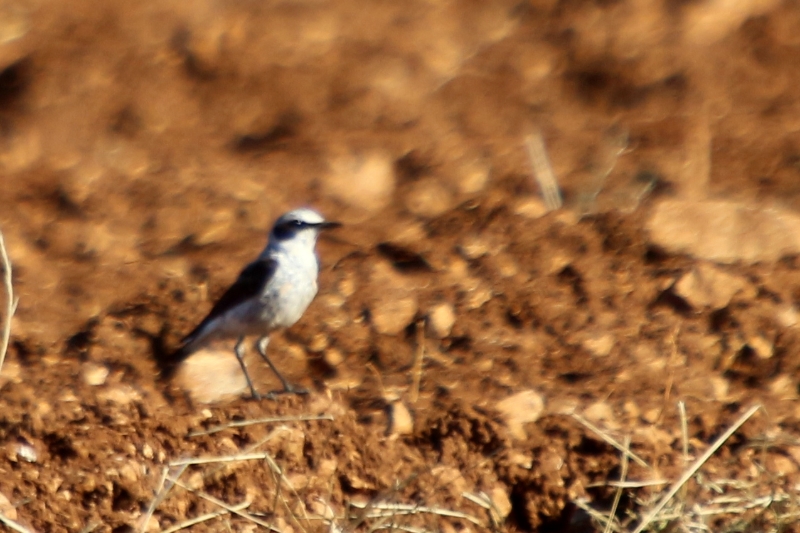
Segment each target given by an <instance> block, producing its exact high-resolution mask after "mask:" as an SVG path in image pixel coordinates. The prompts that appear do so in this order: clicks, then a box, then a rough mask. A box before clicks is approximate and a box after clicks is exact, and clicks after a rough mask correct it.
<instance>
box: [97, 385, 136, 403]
mask: <svg viewBox="0 0 800 533" xmlns="http://www.w3.org/2000/svg"><path fill="white" fill-rule="evenodd" d="M97 397H98V398H99V399H100V400H102V401H106V402H111V403H115V404H117V405H130V404H131V403H133V402H138V401H139V400H141V399H142V395H141V394H139V392H138V391H137V390H135V389H134V388H133V387H131V386H130V385H116V386H114V387H110V388H108V389H106V390H103V391H100V392H99V393H98V394H97Z"/></svg>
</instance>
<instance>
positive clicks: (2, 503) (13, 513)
mask: <svg viewBox="0 0 800 533" xmlns="http://www.w3.org/2000/svg"><path fill="white" fill-rule="evenodd" d="M0 514H1V515H3V516H5V517H6V518H8V519H9V520H16V519H17V508H16V507H14V506H13V505H11V502H10V501H9V499H8V498H6V496H5V494H3V493H2V492H0Z"/></svg>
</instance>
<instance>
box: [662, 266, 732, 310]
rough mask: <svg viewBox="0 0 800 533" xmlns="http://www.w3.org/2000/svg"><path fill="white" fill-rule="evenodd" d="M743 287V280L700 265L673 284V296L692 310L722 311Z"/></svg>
mask: <svg viewBox="0 0 800 533" xmlns="http://www.w3.org/2000/svg"><path fill="white" fill-rule="evenodd" d="M745 286H746V282H745V280H744V279H742V278H740V277H738V276H734V275H732V274H728V273H727V272H725V271H723V270H721V269H719V268H717V267H714V266H712V265H709V264H706V263H701V264H699V265H697V266H695V267H694V268H693V269H692V270H691V271H690V272H688V273H686V274H684V276H683V277H681V279H680V280H679V281H678V282H677V283H676V284H675V294H677V295H678V296H680V297H681V298H683V299H684V300H686V302H687V303H689V305H691V306H692V307H694V308H704V307H708V308H711V309H723V308H725V307H726V306H727V305H728V304H729V303H730V301H731V298H733V296H734V295H735V294H736V293H737V292H739V291H740V290H742V289H744V288H745Z"/></svg>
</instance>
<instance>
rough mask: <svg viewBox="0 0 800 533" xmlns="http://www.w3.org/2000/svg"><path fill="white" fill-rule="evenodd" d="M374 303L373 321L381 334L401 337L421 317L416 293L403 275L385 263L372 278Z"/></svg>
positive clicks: (375, 268)
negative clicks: (418, 315)
mask: <svg viewBox="0 0 800 533" xmlns="http://www.w3.org/2000/svg"><path fill="white" fill-rule="evenodd" d="M370 284H371V285H372V289H373V291H374V292H373V294H374V300H373V302H372V304H371V305H370V308H369V309H370V319H371V322H372V324H373V326H374V327H375V330H376V331H377V332H378V333H381V334H383V335H397V334H398V333H400V332H401V331H403V330H404V329H405V328H406V327H407V326H408V325H409V324H411V322H413V320H414V317H415V316H416V314H417V310H418V309H419V307H418V302H417V296H416V292H415V291H414V290H413V288H412V287H411V286H410V285H409V283H408V282H407V281H406V279H405V278H403V276H401V275H399V274H397V273H396V272H395V271H394V269H393V268H392V266H391V265H390V264H389V263H388V262H385V261H381V262H378V263H376V264H375V265H374V267H373V272H372V276H371V277H370Z"/></svg>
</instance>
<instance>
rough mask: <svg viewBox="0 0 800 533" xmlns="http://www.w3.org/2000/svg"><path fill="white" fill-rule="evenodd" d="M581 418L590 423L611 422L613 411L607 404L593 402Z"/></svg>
mask: <svg viewBox="0 0 800 533" xmlns="http://www.w3.org/2000/svg"><path fill="white" fill-rule="evenodd" d="M583 416H584V417H585V418H586V420H589V421H590V422H613V420H614V410H613V409H612V408H611V406H610V405H608V403H607V402H595V403H593V404H592V405H590V406H589V407H587V408H586V410H585V411H584V412H583Z"/></svg>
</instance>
